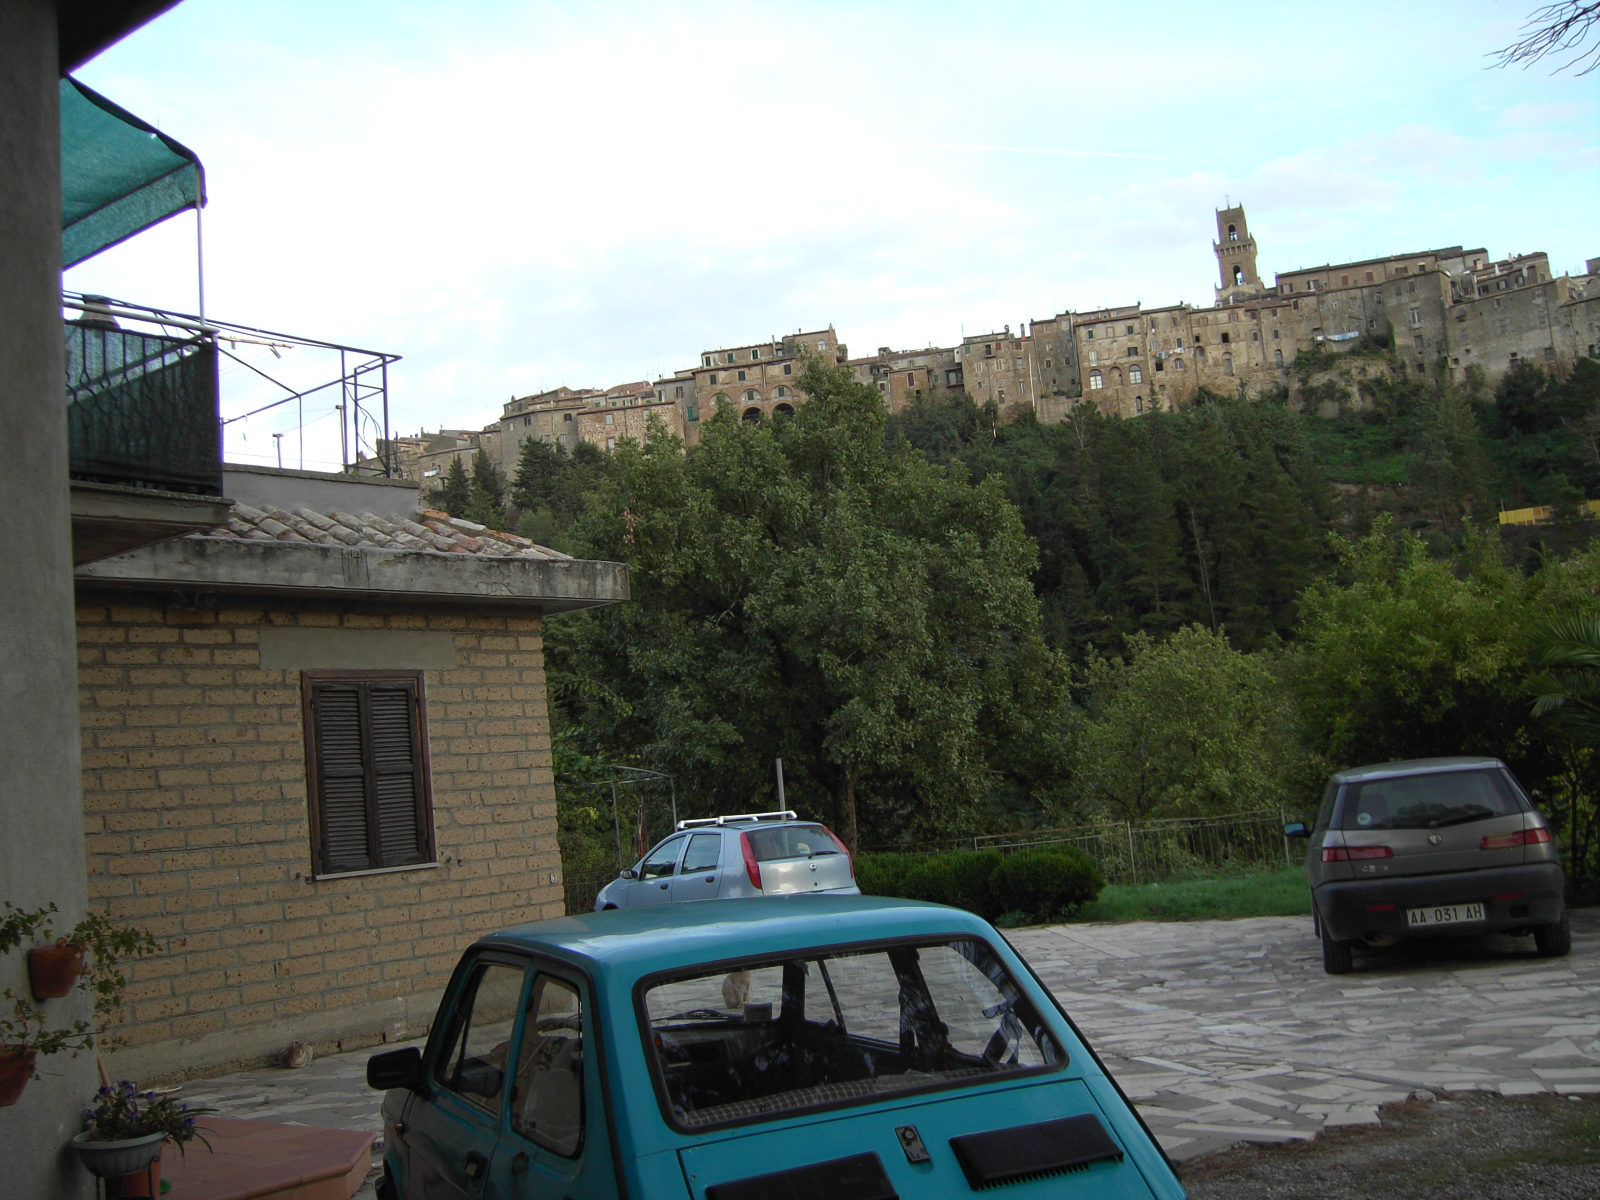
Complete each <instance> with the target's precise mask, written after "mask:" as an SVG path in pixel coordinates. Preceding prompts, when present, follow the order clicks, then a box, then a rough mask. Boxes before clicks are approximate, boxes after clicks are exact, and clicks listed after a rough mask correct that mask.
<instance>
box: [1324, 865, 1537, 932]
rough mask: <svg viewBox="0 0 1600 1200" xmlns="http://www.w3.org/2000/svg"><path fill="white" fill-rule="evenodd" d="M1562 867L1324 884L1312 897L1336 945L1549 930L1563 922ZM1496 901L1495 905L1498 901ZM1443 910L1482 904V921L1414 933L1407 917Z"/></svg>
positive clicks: (1526, 866) (1522, 866) (1514, 868)
mask: <svg viewBox="0 0 1600 1200" xmlns="http://www.w3.org/2000/svg"><path fill="white" fill-rule="evenodd" d="M1561 893H1562V875H1561V864H1560V863H1553V862H1544V863H1526V864H1523V865H1521V866H1515V867H1495V868H1492V869H1485V870H1482V871H1455V872H1452V873H1450V874H1448V875H1414V876H1410V877H1406V876H1401V877H1400V878H1398V879H1355V880H1340V881H1336V882H1332V883H1324V884H1322V885H1321V886H1319V887H1318V888H1317V889H1316V890H1315V891H1314V892H1313V893H1312V900H1313V902H1314V903H1315V904H1316V906H1317V914H1318V916H1319V917H1320V918H1321V921H1322V924H1323V926H1324V927H1325V928H1326V929H1327V930H1328V932H1329V933H1330V934H1331V935H1332V936H1333V937H1334V938H1336V939H1338V940H1339V941H1354V940H1355V939H1357V938H1362V937H1367V936H1369V935H1371V936H1374V937H1429V936H1444V937H1447V936H1450V935H1452V934H1467V933H1484V932H1489V931H1492V930H1498V929H1517V928H1528V927H1530V926H1533V925H1548V924H1550V923H1551V922H1553V921H1558V920H1560V919H1561V913H1562V911H1563V908H1562V899H1561ZM1496 897H1499V899H1496ZM1442 904H1482V905H1483V910H1484V920H1482V921H1472V922H1464V923H1459V924H1450V925H1441V926H1436V927H1433V928H1429V929H1413V928H1411V927H1410V925H1408V924H1407V921H1406V911H1407V910H1408V909H1413V908H1426V907H1431V906H1434V905H1442Z"/></svg>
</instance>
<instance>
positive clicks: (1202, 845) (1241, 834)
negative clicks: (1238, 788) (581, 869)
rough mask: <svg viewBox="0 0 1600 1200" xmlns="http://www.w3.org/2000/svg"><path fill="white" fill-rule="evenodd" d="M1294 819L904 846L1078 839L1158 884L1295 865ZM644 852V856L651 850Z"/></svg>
mask: <svg viewBox="0 0 1600 1200" xmlns="http://www.w3.org/2000/svg"><path fill="white" fill-rule="evenodd" d="M1287 820H1288V817H1287V815H1286V814H1285V813H1284V812H1283V811H1282V810H1280V809H1266V808H1263V809H1254V810H1252V811H1249V812H1236V813H1224V814H1222V815H1220V816H1214V817H1174V818H1170V819H1166V820H1158V821H1138V822H1134V821H1117V822H1109V823H1105V824H1098V825H1073V826H1068V827H1066V828H1062V829H1030V830H1028V831H1026V832H1024V833H991V834H984V835H980V836H978V837H974V838H965V839H962V840H961V841H959V842H956V841H947V842H940V843H936V844H932V845H927V846H922V847H918V848H916V849H914V850H898V851H897V852H898V853H911V854H939V853H948V852H950V851H966V850H999V851H1000V852H1001V853H1002V854H1009V853H1011V852H1013V851H1016V850H1028V849H1034V848H1038V847H1044V846H1076V847H1077V848H1078V849H1080V850H1082V851H1083V852H1084V853H1085V854H1087V855H1088V856H1089V857H1090V858H1091V859H1093V860H1094V862H1095V865H1096V866H1098V867H1099V868H1100V872H1101V874H1103V875H1104V876H1105V877H1106V882H1107V883H1155V882H1157V881H1159V880H1164V879H1168V878H1171V877H1172V876H1173V875H1180V874H1183V873H1184V872H1187V871H1243V870H1249V869H1251V868H1262V867H1275V866H1292V865H1294V864H1295V863H1297V862H1299V861H1301V859H1303V858H1304V855H1305V850H1304V848H1303V847H1301V848H1300V849H1299V851H1298V857H1297V853H1296V848H1295V847H1294V846H1293V845H1292V844H1291V843H1290V841H1289V839H1288V838H1286V837H1284V836H1283V826H1284V822H1285V821H1287ZM645 849H648V846H647V847H645ZM639 853H640V855H642V854H643V853H644V850H640V851H639ZM616 877H617V875H616V872H615V871H610V872H608V873H606V874H604V875H598V874H588V875H585V876H581V877H578V878H570V879H568V880H567V882H566V898H567V912H568V913H580V912H589V911H591V910H592V909H593V908H594V902H595V896H596V895H597V894H598V893H599V891H600V889H601V888H602V887H604V886H605V885H606V884H607V883H609V882H610V881H611V880H613V879H615V878H616Z"/></svg>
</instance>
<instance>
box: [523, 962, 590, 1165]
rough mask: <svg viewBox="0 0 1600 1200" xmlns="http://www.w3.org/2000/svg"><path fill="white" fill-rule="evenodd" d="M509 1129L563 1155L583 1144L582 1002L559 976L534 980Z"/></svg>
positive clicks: (574, 1154)
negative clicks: (557, 977)
mask: <svg viewBox="0 0 1600 1200" xmlns="http://www.w3.org/2000/svg"><path fill="white" fill-rule="evenodd" d="M511 1128H513V1129H515V1130H516V1131H517V1132H518V1133H520V1134H521V1135H522V1136H523V1137H525V1138H527V1139H528V1140H529V1141H531V1142H533V1143H534V1144H535V1145H538V1146H543V1147H544V1148H545V1149H546V1150H550V1151H553V1152H555V1153H556V1154H559V1155H561V1156H563V1157H564V1158H575V1157H577V1154H578V1151H579V1150H581V1149H582V1148H583V1000H582V998H581V997H580V996H579V995H578V989H577V988H575V987H574V986H573V985H572V984H570V983H568V982H567V981H566V980H564V979H556V978H554V977H553V976H550V975H541V976H539V978H538V979H537V980H536V981H535V982H534V985H533V997H532V999H531V1000H530V1001H529V1003H528V1022H527V1027H526V1028H525V1029H524V1030H523V1034H522V1047H521V1050H520V1051H519V1052H518V1054H517V1079H516V1089H515V1091H514V1092H513V1093H512V1103H511Z"/></svg>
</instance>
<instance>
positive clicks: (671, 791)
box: [667, 775, 678, 829]
mask: <svg viewBox="0 0 1600 1200" xmlns="http://www.w3.org/2000/svg"><path fill="white" fill-rule="evenodd" d="M667 794H668V795H669V796H671V798H672V827H673V828H674V829H676V828H677V827H678V782H677V780H675V779H673V778H672V776H671V775H668V776H667Z"/></svg>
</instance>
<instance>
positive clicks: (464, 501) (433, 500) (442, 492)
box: [427, 458, 472, 517]
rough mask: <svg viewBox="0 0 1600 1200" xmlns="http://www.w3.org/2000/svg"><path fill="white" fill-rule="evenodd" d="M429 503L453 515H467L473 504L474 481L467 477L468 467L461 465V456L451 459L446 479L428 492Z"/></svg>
mask: <svg viewBox="0 0 1600 1200" xmlns="http://www.w3.org/2000/svg"><path fill="white" fill-rule="evenodd" d="M427 503H428V504H429V505H430V506H432V507H433V508H436V509H439V510H440V511H442V512H447V513H449V514H450V515H451V516H452V517H466V515H467V509H468V508H470V507H471V506H472V481H471V480H469V479H468V478H467V469H466V468H465V467H464V466H462V465H461V459H460V458H452V459H451V460H450V466H449V467H448V468H447V469H446V470H445V473H444V479H443V480H442V481H441V482H440V483H439V486H438V487H436V488H434V489H433V490H432V491H430V492H429V493H428V495H427Z"/></svg>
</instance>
